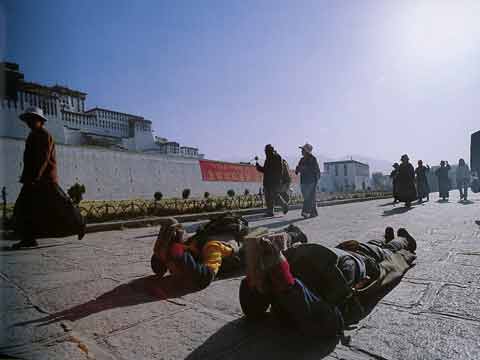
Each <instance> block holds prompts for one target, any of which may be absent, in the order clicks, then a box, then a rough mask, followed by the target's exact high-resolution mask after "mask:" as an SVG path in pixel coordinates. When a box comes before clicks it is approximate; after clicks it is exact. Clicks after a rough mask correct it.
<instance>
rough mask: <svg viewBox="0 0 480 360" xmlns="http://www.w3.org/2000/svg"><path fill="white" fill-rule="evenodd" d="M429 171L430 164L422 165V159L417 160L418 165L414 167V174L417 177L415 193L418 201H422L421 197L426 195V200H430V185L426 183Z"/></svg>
mask: <svg viewBox="0 0 480 360" xmlns="http://www.w3.org/2000/svg"><path fill="white" fill-rule="evenodd" d="M429 172H430V166H428V165H427V166H424V165H423V161H422V160H418V167H417V168H416V169H415V175H416V179H417V195H418V202H419V203H421V202H423V198H424V197H426V198H427V201H429V200H430V186H429V185H428V178H427V174H428V173H429Z"/></svg>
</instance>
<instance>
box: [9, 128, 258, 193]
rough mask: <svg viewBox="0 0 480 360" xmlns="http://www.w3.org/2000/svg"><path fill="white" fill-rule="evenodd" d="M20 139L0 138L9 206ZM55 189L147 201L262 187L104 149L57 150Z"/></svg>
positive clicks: (192, 163) (174, 161) (168, 160)
mask: <svg viewBox="0 0 480 360" xmlns="http://www.w3.org/2000/svg"><path fill="white" fill-rule="evenodd" d="M24 147H25V142H24V141H23V140H18V139H12V138H5V137H0V154H1V155H0V187H1V186H6V188H7V192H8V202H14V201H15V199H16V197H17V196H18V193H19V191H20V187H21V184H19V183H18V179H19V177H20V174H21V171H22V167H23V161H22V158H23V150H24ZM56 148H57V161H58V172H59V177H60V185H61V186H62V187H63V188H64V189H65V190H66V189H68V188H69V187H70V186H71V185H73V184H74V183H75V182H78V183H81V184H84V185H85V187H86V190H87V191H86V194H85V195H84V199H85V200H110V199H115V200H119V199H132V198H144V199H151V198H152V197H153V194H154V193H155V192H156V191H160V192H162V193H163V195H164V196H166V197H180V196H181V192H182V190H183V189H185V188H189V189H191V194H192V195H191V196H192V197H202V196H203V193H204V192H206V191H208V192H209V193H211V194H212V195H225V194H226V192H227V190H229V189H233V190H235V192H236V193H237V194H240V193H243V192H244V191H245V189H248V190H250V192H251V193H258V190H259V188H260V187H261V183H259V182H246V181H204V180H202V174H201V170H200V165H199V161H198V160H195V159H184V158H173V157H159V156H158V155H148V154H141V153H133V152H123V151H114V150H109V149H105V148H97V147H84V146H70V145H58V144H57V145H56Z"/></svg>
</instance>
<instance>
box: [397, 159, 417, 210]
mask: <svg viewBox="0 0 480 360" xmlns="http://www.w3.org/2000/svg"><path fill="white" fill-rule="evenodd" d="M409 160H410V159H409V158H408V155H407V154H405V155H402V157H401V159H400V161H401V163H400V165H399V167H398V175H397V193H398V195H397V199H398V200H399V201H400V202H404V203H405V206H406V207H410V205H411V203H412V201H413V200H415V199H416V198H417V191H416V189H415V169H414V168H413V165H412V164H410V162H409Z"/></svg>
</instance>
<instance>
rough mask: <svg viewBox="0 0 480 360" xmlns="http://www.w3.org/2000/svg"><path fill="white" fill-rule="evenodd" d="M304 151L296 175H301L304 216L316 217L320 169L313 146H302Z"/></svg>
mask: <svg viewBox="0 0 480 360" xmlns="http://www.w3.org/2000/svg"><path fill="white" fill-rule="evenodd" d="M300 149H302V158H301V159H300V162H299V163H298V165H297V167H296V169H295V174H297V175H298V174H300V187H301V190H302V195H303V208H302V216H303V217H304V218H307V217H315V216H318V212H317V199H316V193H317V191H316V190H317V184H318V180H319V179H320V167H319V166H318V161H317V158H316V157H315V156H313V154H312V151H313V146H312V145H310V144H308V143H306V144H305V145H303V146H300Z"/></svg>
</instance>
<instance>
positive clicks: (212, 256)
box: [201, 240, 233, 275]
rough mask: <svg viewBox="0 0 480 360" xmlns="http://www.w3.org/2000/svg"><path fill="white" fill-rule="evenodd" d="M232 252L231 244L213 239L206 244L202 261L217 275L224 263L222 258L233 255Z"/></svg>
mask: <svg viewBox="0 0 480 360" xmlns="http://www.w3.org/2000/svg"><path fill="white" fill-rule="evenodd" d="M232 254H233V249H232V247H231V246H229V245H227V244H225V243H223V242H221V241H216V240H212V241H209V242H207V243H206V244H205V245H204V247H203V249H202V256H201V262H202V264H203V265H205V266H207V267H208V268H209V269H210V270H212V271H213V273H214V274H215V275H216V274H217V273H218V270H220V266H221V265H222V259H223V258H225V257H228V256H231V255H232Z"/></svg>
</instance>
